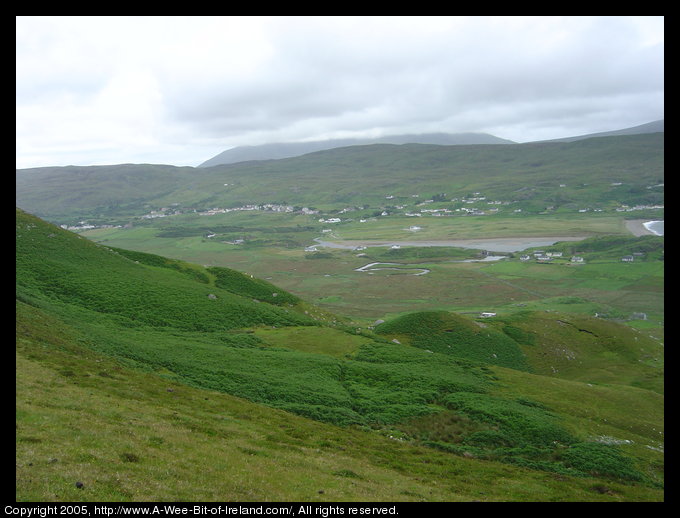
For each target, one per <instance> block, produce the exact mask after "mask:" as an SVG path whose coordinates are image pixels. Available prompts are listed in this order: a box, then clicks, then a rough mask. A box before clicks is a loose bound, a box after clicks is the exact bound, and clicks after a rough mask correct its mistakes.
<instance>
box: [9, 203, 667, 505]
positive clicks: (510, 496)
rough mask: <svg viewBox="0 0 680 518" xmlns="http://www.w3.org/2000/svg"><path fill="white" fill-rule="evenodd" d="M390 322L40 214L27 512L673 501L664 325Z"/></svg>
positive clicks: (29, 315)
mask: <svg viewBox="0 0 680 518" xmlns="http://www.w3.org/2000/svg"><path fill="white" fill-rule="evenodd" d="M155 239H160V238H155ZM598 243H599V241H596V242H595V244H594V245H591V246H593V247H595V248H597V245H598ZM624 245H625V243H624ZM622 246H623V245H622ZM646 246H649V247H652V245H651V244H647V245H646ZM652 248H653V247H652ZM382 252H385V253H389V252H386V251H384V250H383V251H382ZM394 253H395V254H396V255H401V257H400V259H401V260H408V259H409V256H411V255H412V253H413V251H408V250H407V251H405V252H401V251H395V252H394ZM442 253H444V252H442ZM617 253H618V250H617ZM654 253H656V252H650V259H651V258H652V257H653V255H654ZM348 254H349V255H351V254H352V252H351V251H347V252H340V253H339V255H338V256H337V258H336V260H335V261H334V262H335V263H336V264H341V263H342V260H343V258H344V259H347V260H348V262H349V259H350V257H348ZM423 254H425V255H428V254H427V253H425V252H423ZM416 255H417V254H416ZM445 255H446V254H445ZM332 257H334V258H335V257H336V255H335V253H334V254H333V255H332ZM414 258H415V259H422V257H411V259H414ZM354 259H356V260H358V259H361V260H362V262H363V261H365V258H354ZM436 259H437V258H436V257H432V256H430V257H428V260H429V261H432V262H431V263H428V264H430V265H431V266H432V268H433V272H434V270H435V269H436V268H439V267H440V266H441V267H442V268H444V269H446V268H450V267H458V268H460V270H453V271H455V272H469V273H471V274H474V275H479V272H480V270H482V269H486V268H500V269H501V272H500V273H501V274H502V275H506V276H507V275H508V274H509V273H512V274H513V275H515V276H518V275H519V274H520V273H521V271H518V270H516V269H515V270H509V271H508V270H506V269H504V268H505V267H504V266H501V264H502V263H499V264H498V265H495V264H494V265H491V264H484V263H441V264H440V263H436V262H435V260H436ZM446 259H447V260H450V259H451V257H450V256H449V257H446ZM298 260H299V261H300V262H309V263H311V264H317V263H321V262H323V261H327V260H329V261H333V259H316V260H314V259H305V257H304V255H303V256H302V257H300V258H299V259H298ZM640 264H644V263H640ZM647 264H649V265H651V266H653V265H654V264H655V263H654V262H653V261H651V262H649V263H647ZM521 266H525V265H521ZM541 266H547V267H550V268H554V267H557V268H559V267H560V266H559V265H541ZM629 266H636V265H629ZM651 266H650V267H649V270H648V271H647V273H648V275H649V276H653V275H656V274H659V270H658V269H654V268H651ZM564 268H570V267H568V266H564ZM445 271H447V272H448V276H449V277H452V276H451V271H450V270H445ZM626 272H627V271H626V270H624V269H623V268H622V267H621V269H620V271H618V272H617V273H616V276H617V277H625V276H626ZM353 273H356V274H358V275H361V274H362V273H367V272H353ZM610 273H612V272H610ZM628 273H629V274H630V272H628ZM612 274H613V273H612ZM337 275H338V278H337V279H333V277H330V278H327V277H325V276H324V277H323V278H324V279H331V280H333V281H334V282H337V283H338V285H342V284H343V283H346V282H347V280H348V279H349V274H347V275H346V277H344V276H343V275H340V274H337ZM430 275H432V274H426V275H422V276H414V275H403V274H400V275H396V277H397V278H399V279H400V280H401V279H406V278H408V279H419V278H427V277H428V276H430ZM488 275H491V274H488ZM598 275H600V276H601V275H602V273H600V274H598ZM633 277H634V275H633ZM368 278H371V279H372V280H375V281H376V282H378V283H379V282H382V283H383V284H384V283H385V281H386V280H389V279H390V278H389V277H382V276H376V277H368ZM364 282H365V283H367V282H366V281H364ZM472 285H473V281H472V280H471V281H470V286H472ZM490 286H491V285H490ZM400 288H401V290H404V285H401V287H400ZM377 289H378V288H377V285H376V290H377ZM274 290H276V291H274ZM471 291H472V290H471V288H470V292H471ZM337 293H338V291H329V295H328V297H329V303H330V302H332V303H333V304H343V303H344V299H341V298H340V295H338V294H337ZM340 293H342V297H345V296H347V297H349V295H348V292H347V291H342V292H340ZM409 295H411V294H409ZM497 296H498V299H499V301H500V300H503V296H502V295H501V294H500V293H498V294H497ZM330 297H338V298H337V299H330ZM569 300H571V299H568V298H565V300H564V301H563V302H564V304H565V305H569V304H568V302H569ZM506 303H507V301H506ZM553 303H556V302H555V301H553ZM329 305H330V304H329ZM371 320H372V319H369V318H366V317H365V316H364V317H363V318H357V319H349V318H346V317H339V316H336V315H335V314H333V313H330V312H328V311H325V310H324V309H323V308H320V307H317V306H314V305H312V304H309V303H308V302H305V301H304V299H301V298H299V297H298V296H296V295H295V294H294V293H291V292H289V291H287V290H285V289H283V288H280V287H278V286H277V285H274V284H271V283H270V282H269V281H268V280H264V279H259V278H257V276H254V277H251V276H250V275H244V274H242V273H239V272H237V271H234V270H231V269H227V268H224V267H212V266H211V267H207V268H206V267H203V266H200V265H198V264H191V263H186V262H183V261H178V260H175V259H170V258H165V257H162V256H158V255H152V254H148V253H140V252H133V251H128V250H124V249H118V248H109V247H108V246H103V245H99V244H95V243H93V242H91V241H89V240H85V239H83V238H82V237H81V236H77V235H75V234H73V233H70V232H67V231H64V230H61V229H58V228H57V227H54V226H52V225H49V224H46V223H44V222H42V221H40V220H39V219H38V218H35V217H33V216H30V215H27V214H24V213H21V212H19V211H18V212H17V365H18V367H19V370H18V371H17V500H22V501H23V500H63V499H69V500H81V499H82V500H98V499H104V500H135V499H142V500H155V499H168V498H172V499H177V498H179V499H182V500H194V499H195V498H200V499H205V500H216V499H217V500H223V499H224V496H223V493H222V492H223V491H228V492H229V494H230V495H233V497H234V498H236V499H239V500H305V501H306V500H313V501H316V500H328V501H334V500H370V501H389V500H393V501H401V500H417V501H432V500H434V501H442V500H444V501H466V500H490V501H499V500H500V501H527V500H529V501H535V500H563V501H569V500H580V501H586V500H587V501H590V500H593V501H596V500H605V501H636V500H661V499H663V489H662V487H663V345H662V344H661V343H660V342H659V340H658V339H656V338H653V337H650V336H648V332H647V331H639V330H637V329H633V328H630V327H628V326H624V325H621V324H620V323H617V322H614V321H610V320H604V319H598V318H593V317H590V316H588V317H585V316H581V315H578V314H570V313H568V312H556V311H554V310H551V311H547V312H546V311H527V310H526V309H521V310H516V311H508V312H507V314H499V315H498V316H496V317H495V318H490V319H475V318H470V317H469V316H465V315H462V314H459V313H452V312H449V311H441V310H440V311H425V310H421V311H415V312H414V311H413V310H410V312H408V313H405V314H404V315H402V316H399V317H396V318H388V320H387V321H386V322H384V323H382V324H379V325H378V324H377V323H373V322H371ZM362 322H363V323H362ZM368 324H371V325H368ZM142 387H143V388H142ZM529 387H531V388H529ZM558 394H561V396H560V397H559V398H558ZM586 394H587V397H584V396H585V395H586ZM55 395H57V396H58V397H55ZM48 401H51V402H48ZM112 403H113V404H112ZM258 405H261V406H258ZM151 408H153V410H151ZM631 408H639V411H637V412H636V415H635V417H634V418H632V417H630V416H629V411H630V409H631ZM286 423H288V424H286ZM48 424H49V426H47V425H48ZM122 430H126V433H121V432H122ZM105 445H106V446H105ZM211 445H212V447H211ZM216 445H218V446H217V449H215V446H216ZM211 457H216V458H215V459H214V461H215V462H212V463H211V464H210V466H209V468H208V469H206V470H204V471H203V472H202V473H201V476H200V477H197V478H190V477H189V478H187V477H186V470H187V469H188V466H193V465H195V463H196V462H199V463H200V462H203V463H205V462H207V461H208V460H207V459H209V458H211ZM252 463H254V464H252ZM246 466H247V467H246ZM228 469H233V471H230V474H228V475H227V474H226V470H228ZM293 471H295V475H292V472H293ZM217 479H219V482H218V483H215V484H211V483H209V481H210V480H217ZM274 479H277V480H278V482H276V483H274V482H273V480H274ZM76 480H77V481H80V482H82V483H83V484H84V487H86V488H87V491H83V490H82V489H78V488H75V486H74V484H75V481H76ZM142 480H143V482H140V481H142ZM480 481H485V482H484V483H480ZM319 484H323V487H321V486H319ZM490 486H492V487H493V489H490Z"/></svg>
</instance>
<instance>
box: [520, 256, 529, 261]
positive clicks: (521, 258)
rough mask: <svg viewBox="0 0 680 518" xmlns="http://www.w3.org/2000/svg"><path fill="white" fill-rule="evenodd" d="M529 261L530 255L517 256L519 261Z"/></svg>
mask: <svg viewBox="0 0 680 518" xmlns="http://www.w3.org/2000/svg"><path fill="white" fill-rule="evenodd" d="M530 259H531V256H530V255H520V256H519V260H520V261H528V260H530Z"/></svg>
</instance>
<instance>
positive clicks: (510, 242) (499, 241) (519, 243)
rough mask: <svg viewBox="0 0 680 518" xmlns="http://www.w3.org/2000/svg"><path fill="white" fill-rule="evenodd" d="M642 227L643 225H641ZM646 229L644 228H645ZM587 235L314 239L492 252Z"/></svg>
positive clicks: (339, 245) (333, 245) (322, 243)
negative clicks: (430, 238)
mask: <svg viewBox="0 0 680 518" xmlns="http://www.w3.org/2000/svg"><path fill="white" fill-rule="evenodd" d="M642 228H643V229H644V227H642ZM645 230H646V229H645ZM586 237H588V236H585V235H584V236H564V237H559V236H556V237H497V238H482V239H458V240H450V241H368V240H363V241H353V240H347V241H342V242H340V243H338V242H332V241H322V240H321V239H319V238H317V239H315V241H316V242H317V243H318V245H319V246H326V247H329V248H350V249H351V248H355V247H357V246H392V245H399V246H457V247H461V248H476V249H481V250H489V251H494V252H518V251H520V250H524V249H526V248H532V247H537V246H549V245H552V244H553V243H556V242H558V241H581V240H582V239H585V238H586Z"/></svg>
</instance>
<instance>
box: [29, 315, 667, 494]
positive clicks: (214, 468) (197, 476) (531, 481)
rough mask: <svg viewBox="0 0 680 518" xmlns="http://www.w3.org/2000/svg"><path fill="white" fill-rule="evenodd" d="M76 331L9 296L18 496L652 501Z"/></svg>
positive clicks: (613, 485)
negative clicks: (86, 340) (228, 386)
mask: <svg viewBox="0 0 680 518" xmlns="http://www.w3.org/2000/svg"><path fill="white" fill-rule="evenodd" d="M79 338H80V333H79V332H78V331H76V330H74V329H73V328H70V327H69V326H67V325H65V324H64V323H63V322H60V321H58V320H56V319H54V318H53V317H50V316H49V315H47V314H45V313H44V312H42V311H40V310H38V309H36V308H33V307H30V306H27V305H25V304H23V303H21V302H19V303H18V305H17V360H16V361H17V394H16V416H17V417H16V437H17V446H16V448H17V455H16V488H17V494H16V498H17V501H171V500H182V501H309V502H313V501H452V502H453V501H470V500H482V501H484V500H488V501H508V500H519V501H523V500H525V501H551V500H552V501H556V500H577V501H645V500H652V501H654V500H660V499H662V498H663V496H662V492H661V491H660V490H658V489H652V488H649V487H644V486H636V485H630V484H622V483H617V482H614V481H610V480H598V479H583V478H574V479H572V478H570V477H563V476H554V475H551V474H546V473H541V472H534V471H530V470H525V469H521V468H516V467H512V466H508V465H505V464H497V463H495V462H480V461H477V460H474V459H468V458H464V457H455V456H451V455H448V454H445V453H441V452H438V451H434V450H432V449H430V448H423V447H418V446H413V445H410V444H407V443H403V442H400V441H395V440H391V439H389V438H385V437H382V436H380V435H377V434H375V433H370V432H363V431H360V430H356V429H351V428H350V429H347V428H338V427H335V426H331V425H326V424H323V423H319V422H315V421H311V420H308V419H305V418H302V417H298V416H295V415H292V414H289V413H286V412H282V411H277V410H273V409H271V408H268V407H263V406H258V405H256V404H253V403H250V402H248V401H245V400H242V399H239V398H235V397H233V396H229V395H227V394H223V393H218V392H214V391H206V390H199V389H195V388H191V387H188V386H186V385H183V384H180V383H176V382H173V381H169V380H167V379H164V378H162V377H159V376H157V375H155V374H150V373H146V372H141V371H139V370H136V369H131V368H129V367H126V366H124V365H121V364H120V363H119V362H117V361H116V360H113V359H111V358H110V357H107V356H105V355H101V354H98V353H96V352H93V351H91V350H90V349H87V348H83V347H81V346H79V345H77V343H78V339H79ZM76 481H80V482H82V483H83V484H84V487H83V488H82V489H78V488H76V487H75V482H76Z"/></svg>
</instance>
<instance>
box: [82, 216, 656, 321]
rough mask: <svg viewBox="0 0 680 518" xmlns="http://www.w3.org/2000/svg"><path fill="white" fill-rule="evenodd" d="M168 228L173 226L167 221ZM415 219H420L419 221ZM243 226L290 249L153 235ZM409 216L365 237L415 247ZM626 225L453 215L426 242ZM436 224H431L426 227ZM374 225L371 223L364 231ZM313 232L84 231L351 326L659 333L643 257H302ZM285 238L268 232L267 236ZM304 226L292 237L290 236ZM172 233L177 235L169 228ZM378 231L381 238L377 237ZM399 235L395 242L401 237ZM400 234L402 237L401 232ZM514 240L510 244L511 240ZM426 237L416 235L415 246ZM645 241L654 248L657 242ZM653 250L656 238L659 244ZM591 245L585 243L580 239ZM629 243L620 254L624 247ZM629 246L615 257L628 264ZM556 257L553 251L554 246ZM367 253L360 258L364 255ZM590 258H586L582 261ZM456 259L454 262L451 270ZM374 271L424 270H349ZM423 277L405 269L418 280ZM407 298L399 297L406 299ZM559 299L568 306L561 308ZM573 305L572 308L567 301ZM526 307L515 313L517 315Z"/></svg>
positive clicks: (341, 235) (245, 222)
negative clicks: (526, 320) (514, 322)
mask: <svg viewBox="0 0 680 518" xmlns="http://www.w3.org/2000/svg"><path fill="white" fill-rule="evenodd" d="M168 219H172V218H168ZM420 219H422V218H420ZM206 220H209V221H210V222H212V223H214V225H212V226H211V227H210V228H220V227H227V226H232V227H234V226H242V227H243V226H250V227H251V228H265V227H267V225H269V227H268V228H269V229H270V230H269V232H268V233H267V235H268V236H271V235H273V234H275V235H276V236H277V237H278V238H279V239H285V240H288V242H292V241H296V243H297V244H296V246H295V247H292V246H291V247H288V246H277V245H276V243H274V242H266V243H261V244H258V243H257V241H258V240H260V239H261V238H262V236H263V235H264V233H262V232H261V233H260V234H255V235H254V239H253V241H255V242H256V243H255V244H253V243H243V244H227V242H231V241H233V240H234V239H236V238H237V237H238V236H243V234H238V233H232V234H227V235H225V236H224V237H223V238H219V240H218V241H216V240H215V238H211V239H208V238H206V237H203V236H200V235H195V236H193V237H160V236H163V235H167V233H168V227H170V226H171V227H172V228H177V229H181V228H183V229H184V232H185V233H192V232H195V231H194V230H193V229H195V228H199V229H202V228H208V227H209V226H207V225H206V224H205V221H206ZM407 220H409V221H410V219H409V218H395V219H390V218H384V219H383V220H380V221H378V222H375V223H373V224H374V227H373V232H375V233H371V234H370V235H371V236H372V239H373V240H377V241H379V240H386V241H389V240H390V239H396V238H399V239H411V240H413V239H414V238H415V237H416V236H414V235H413V233H412V232H408V231H407V230H403V229H405V228H408V226H407V225H408V223H409V221H407ZM624 221H625V220H624V219H623V217H622V216H607V215H604V216H603V215H598V216H596V215H579V216H578V217H574V216H570V217H565V216H522V217H512V218H502V217H500V216H490V217H457V218H443V217H440V218H436V217H431V218H429V219H427V224H426V223H421V225H422V226H423V227H427V228H428V229H429V230H428V232H429V233H428V234H427V236H428V239H429V240H435V241H438V240H446V239H452V236H453V234H452V232H453V231H452V230H450V228H452V227H453V228H455V229H456V232H459V235H458V236H457V238H458V237H460V238H461V239H462V238H469V237H471V236H473V235H475V236H480V237H485V236H486V237H489V238H492V237H511V236H512V237H517V236H522V235H528V234H532V235H538V236H540V235H554V236H557V235H565V236H566V235H569V234H574V233H575V231H576V229H578V231H579V233H580V234H581V235H591V236H607V235H609V236H620V237H621V238H625V239H624V241H625V240H628V241H627V242H629V245H630V243H632V242H634V241H635V240H632V238H631V237H630V233H629V232H628V231H627V230H626V228H625V224H624ZM430 222H432V223H430ZM368 223H371V222H367V223H366V224H368ZM366 224H362V223H358V222H353V223H348V224H341V225H337V226H335V227H333V236H335V237H326V236H325V235H324V237H323V239H328V240H331V239H332V240H334V241H336V242H338V243H342V241H343V239H360V238H361V239H364V238H366V236H367V235H368V234H360V231H362V230H363V229H366V228H368V227H365V226H364V225H366ZM314 225H315V223H314V221H313V219H312V217H305V216H300V215H288V214H256V213H251V214H247V215H244V214H224V215H216V216H211V217H209V218H206V217H202V218H199V217H195V216H193V217H183V216H178V217H177V219H175V220H174V221H173V222H172V225H171V224H170V222H169V221H164V222H163V224H160V223H156V222H154V223H148V224H146V225H145V226H140V227H136V228H132V229H97V230H89V231H86V232H84V233H83V235H85V236H87V237H88V238H90V239H93V240H95V241H97V242H100V243H102V244H106V245H110V246H116V247H121V248H129V249H134V250H141V251H146V252H152V253H156V254H160V255H164V256H168V257H173V258H177V259H182V260H185V261H190V262H194V263H198V264H204V265H217V266H224V267H229V268H233V269H236V270H239V271H243V272H247V273H248V274H252V275H254V276H255V277H259V278H263V279H267V280H268V281H270V282H272V283H273V284H275V285H277V286H281V287H282V288H284V289H286V290H288V291H290V292H292V293H294V294H296V295H297V296H299V297H301V298H303V299H304V300H308V301H310V302H315V303H317V304H319V305H321V306H322V307H325V308H327V309H329V310H332V311H336V312H339V313H341V314H344V315H350V316H352V317H353V318H358V319H377V318H383V317H384V316H386V315H394V314H400V313H403V312H408V311H414V310H416V311H419V310H425V309H448V310H453V311H463V312H464V311H504V312H508V311H509V312H512V311H516V310H517V308H519V307H532V308H537V309H550V308H553V307H556V308H557V309H560V310H564V311H580V312H586V313H588V314H591V315H594V314H595V313H600V314H611V315H613V316H616V317H621V318H623V319H626V318H628V317H629V316H630V315H631V314H633V313H645V314H646V315H647V318H648V321H647V323H646V324H645V325H646V326H648V327H651V328H654V329H656V330H657V334H658V333H660V332H662V328H663V315H664V310H663V305H664V304H663V302H664V301H663V278H664V275H663V262H662V261H652V260H644V261H638V262H635V263H632V264H623V263H621V261H620V256H619V255H615V254H610V256H609V257H603V256H601V254H600V253H599V252H598V251H597V250H593V251H590V252H588V253H587V254H586V255H585V257H586V259H587V260H586V263H585V264H583V265H577V266H574V265H571V264H570V263H569V261H568V258H569V257H571V254H572V253H573V252H574V251H579V250H577V249H578V248H579V246H578V245H577V244H576V243H578V242H574V243H572V242H568V243H567V242H565V244H564V246H563V247H562V249H564V251H565V254H564V255H565V259H560V260H559V261H557V260H556V261H555V262H554V264H537V263H536V262H533V261H532V262H530V263H523V262H521V261H519V260H518V258H517V256H518V255H519V254H517V253H515V254H514V257H509V258H507V259H503V260H501V261H498V262H493V263H484V262H461V261H465V260H468V259H475V258H479V255H478V254H479V250H472V249H462V248H455V247H421V248H418V247H402V248H401V249H399V250H391V249H389V248H387V247H369V248H367V249H366V250H362V251H361V252H357V251H352V250H340V249H331V248H319V249H318V250H319V252H317V253H311V252H306V251H305V250H304V247H306V246H310V245H313V244H315V242H314V241H313V239H314V238H315V237H320V236H322V235H323V234H322V233H321V232H320V231H321V229H322V227H323V225H320V224H318V223H316V225H317V228H318V233H314V232H310V231H308V230H306V229H307V228H308V227H310V226H314ZM277 228H278V229H282V230H281V231H280V232H274V230H273V229H277ZM291 228H294V229H297V228H302V229H305V230H302V231H299V232H286V231H285V230H287V229H288V230H289V229H291ZM176 232H179V230H177V231H176ZM383 232H384V233H383ZM399 232H401V234H399ZM534 233H535V234H534ZM407 234H408V235H407ZM516 234H517V235H516ZM423 236H424V235H421V234H418V236H417V237H418V238H419V239H420V238H421V237H423ZM645 239H654V238H653V237H650V238H645ZM656 239H657V240H658V241H660V242H661V243H662V242H663V238H656ZM586 243H588V242H586ZM625 246H628V245H625ZM625 246H624V248H622V249H621V251H620V255H621V256H622V255H625V253H626V252H625ZM553 248H555V249H558V248H560V247H553ZM361 254H364V255H361ZM591 257H592V258H593V259H592V260H590V258H591ZM456 261H458V262H456ZM372 262H393V263H399V264H402V265H404V266H403V267H402V268H426V269H428V270H429V273H427V274H425V275H418V276H415V275H409V271H408V270H407V269H402V270H382V271H371V272H370V273H369V272H357V271H355V270H356V269H357V268H361V267H363V266H365V265H367V264H369V263H372ZM419 271H421V270H413V272H414V273H415V272H419ZM405 294H407V296H404V295H405ZM565 297H571V299H568V300H571V302H569V303H568V304H565V303H564V300H567V299H565ZM574 297H575V298H576V299H578V303H576V302H574V300H575V299H574ZM520 305H523V306H520Z"/></svg>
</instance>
